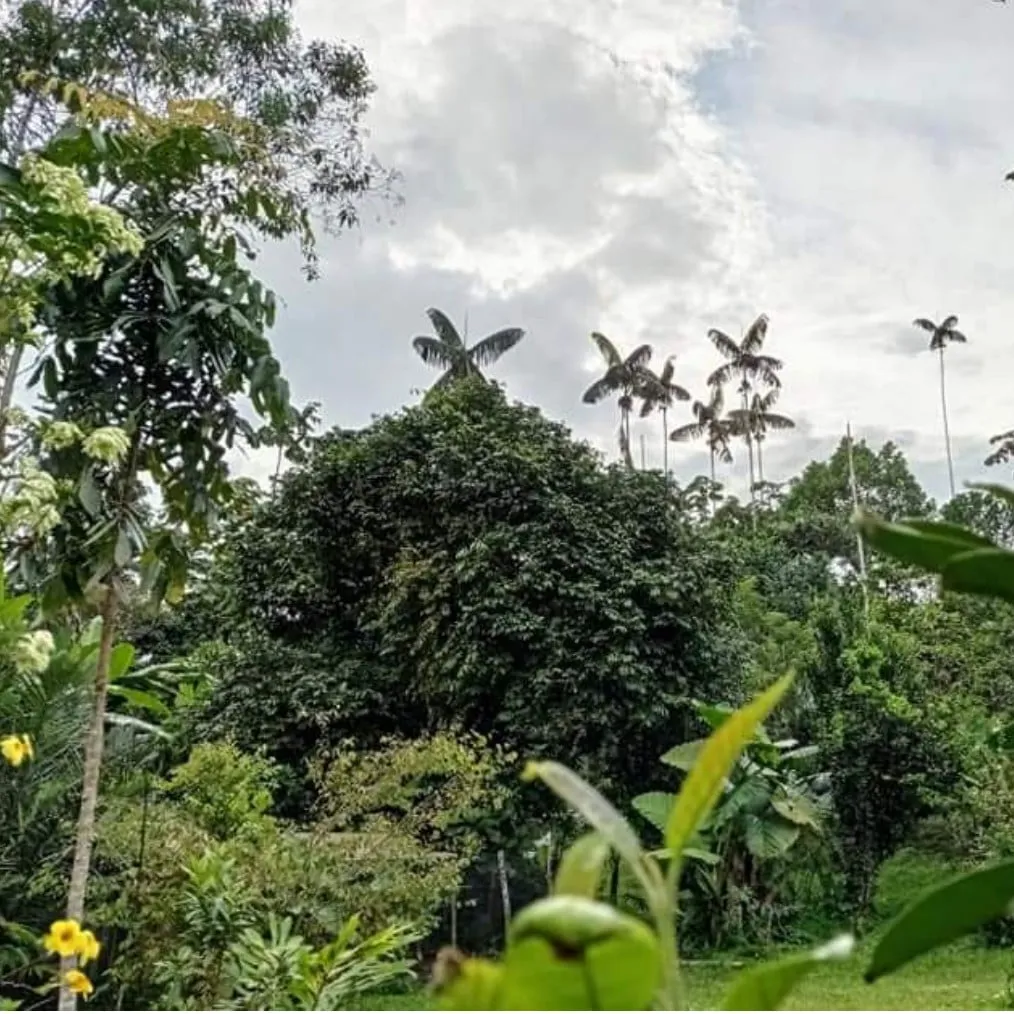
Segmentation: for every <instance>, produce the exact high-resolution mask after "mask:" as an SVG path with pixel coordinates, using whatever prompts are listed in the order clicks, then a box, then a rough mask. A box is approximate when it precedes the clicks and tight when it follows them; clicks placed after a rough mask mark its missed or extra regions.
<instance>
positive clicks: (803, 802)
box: [771, 785, 820, 831]
mask: <svg viewBox="0 0 1014 1014" xmlns="http://www.w3.org/2000/svg"><path fill="white" fill-rule="evenodd" d="M771 805H772V806H773V807H774V809H775V810H776V811H777V812H778V813H779V814H780V815H781V816H782V817H784V818H785V819H786V820H788V821H790V822H791V823H793V824H799V825H802V826H805V827H811V828H813V830H815V831H816V830H817V829H818V828H819V826H820V822H819V820H818V819H817V811H816V810H815V809H814V807H813V804H812V803H811V802H810V800H809V799H808V798H807V797H806V795H804V794H803V793H802V792H799V791H798V790H797V789H795V788H793V787H792V786H790V785H780V786H779V787H778V788H777V789H776V790H775V793H774V795H773V796H772V797H771Z"/></svg>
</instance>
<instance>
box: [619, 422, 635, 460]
mask: <svg viewBox="0 0 1014 1014" xmlns="http://www.w3.org/2000/svg"><path fill="white" fill-rule="evenodd" d="M620 442H621V443H622V445H623V446H622V448H621V450H622V451H623V463H624V464H625V465H626V466H627V468H629V469H630V470H631V471H633V470H634V454H633V451H631V449H630V410H629V409H625V408H621V409H620Z"/></svg>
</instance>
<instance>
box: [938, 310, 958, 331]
mask: <svg viewBox="0 0 1014 1014" xmlns="http://www.w3.org/2000/svg"><path fill="white" fill-rule="evenodd" d="M957 326H958V318H957V317H956V316H955V315H954V314H953V313H952V314H951V315H950V316H949V317H945V318H944V322H943V323H942V324H941V325H940V330H941V331H953V330H954V328H956V327H957Z"/></svg>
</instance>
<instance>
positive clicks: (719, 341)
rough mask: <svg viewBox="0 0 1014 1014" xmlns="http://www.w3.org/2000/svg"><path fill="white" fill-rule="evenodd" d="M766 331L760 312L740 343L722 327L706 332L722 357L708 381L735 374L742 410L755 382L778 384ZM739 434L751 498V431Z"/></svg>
mask: <svg viewBox="0 0 1014 1014" xmlns="http://www.w3.org/2000/svg"><path fill="white" fill-rule="evenodd" d="M767 333H768V316H767V314H766V313H762V314H761V315H760V316H759V317H758V318H757V319H756V320H755V321H754V322H753V323H752V324H751V325H750V326H749V327H748V328H747V331H746V334H745V335H743V340H742V341H740V342H739V343H737V342H735V341H733V340H732V339H731V338H730V337H729V336H728V335H727V334H726V333H725V332H724V331H719V330H718V329H717V328H712V329H711V330H710V331H709V332H708V337H709V338H710V339H711V341H712V343H713V344H714V346H715V348H717V349H718V351H719V352H720V353H721V354H722V355H723V356H724V357H725V359H726V362H725V363H723V364H722V365H721V366H720V367H719V368H718V369H717V370H715V371H714V373H712V374H711V376H710V377H708V383H709V384H710V385H711V386H712V387H715V386H718V385H720V384H726V383H728V382H729V381H730V380H732V379H733V378H734V377H735V378H738V379H739V387H738V391H739V393H740V397H741V399H742V405H741V411H749V407H750V394H751V392H752V391H753V390H754V388H755V387H756V386H757V385H758V384H767V385H768V386H769V387H773V388H778V387H781V384H782V382H781V380H779V378H778V371H779V370H780V369H781V368H782V362H781V360H780V359H775V357H774V356H768V355H764V354H763V353H762V352H761V349H762V348H763V347H764V339H765V338H766V337H767ZM740 435H741V436H742V437H743V439H744V440H745V441H746V449H747V455H748V457H749V462H750V499H751V500H753V486H754V467H753V444H754V441H753V433H752V431H751V430H750V429H748V428H747V429H743V430H741V431H740Z"/></svg>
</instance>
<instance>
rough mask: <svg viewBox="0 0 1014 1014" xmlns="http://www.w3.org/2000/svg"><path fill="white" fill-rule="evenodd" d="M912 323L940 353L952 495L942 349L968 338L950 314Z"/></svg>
mask: <svg viewBox="0 0 1014 1014" xmlns="http://www.w3.org/2000/svg"><path fill="white" fill-rule="evenodd" d="M912 323H913V324H914V325H915V326H916V327H918V328H922V330H923V331H926V332H927V333H928V334H929V336H930V343H929V347H930V351H931V352H939V353H940V409H941V411H942V412H943V417H944V447H945V449H946V451H947V477H948V478H949V479H950V482H951V496H954V461H953V459H952V458H951V430H950V426H949V425H948V422H947V387H946V382H945V379H944V349H945V348H946V347H947V346H948V345H949V344H951V342H959V343H960V344H962V345H964V344H965V342H966V341H968V339H967V338H966V337H965V336H964V334H962V333H961V332H960V331H959V330H958V318H957V317H956V316H954V314H951V316H950V317H945V318H944V320H943V321H941V322H940V323H939V324H936V323H934V322H933V321H932V320H930V319H929V318H928V317H916V319H915V320H914V321H912Z"/></svg>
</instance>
